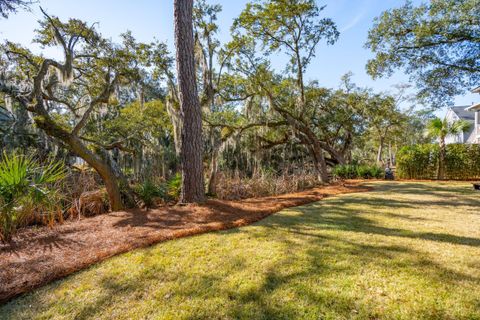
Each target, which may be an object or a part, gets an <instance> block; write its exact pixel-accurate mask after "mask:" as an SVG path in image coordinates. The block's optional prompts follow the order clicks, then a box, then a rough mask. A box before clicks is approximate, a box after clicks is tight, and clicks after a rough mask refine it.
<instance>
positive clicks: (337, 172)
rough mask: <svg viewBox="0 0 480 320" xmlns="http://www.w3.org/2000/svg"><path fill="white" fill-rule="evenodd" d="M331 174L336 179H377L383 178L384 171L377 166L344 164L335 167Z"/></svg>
mask: <svg viewBox="0 0 480 320" xmlns="http://www.w3.org/2000/svg"><path fill="white" fill-rule="evenodd" d="M332 174H333V176H334V177H335V178H337V179H357V178H362V179H371V178H377V179H379V178H382V177H383V175H384V171H383V169H382V168H380V167H377V166H367V165H357V164H346V165H337V166H335V167H334V168H333V170H332Z"/></svg>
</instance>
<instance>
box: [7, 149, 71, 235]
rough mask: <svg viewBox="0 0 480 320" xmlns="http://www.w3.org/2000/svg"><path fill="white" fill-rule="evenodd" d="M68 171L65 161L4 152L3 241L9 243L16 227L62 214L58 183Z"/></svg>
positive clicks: (51, 218)
mask: <svg viewBox="0 0 480 320" xmlns="http://www.w3.org/2000/svg"><path fill="white" fill-rule="evenodd" d="M65 174H66V171H65V168H64V165H63V163H61V162H58V161H55V160H50V161H48V162H46V163H43V164H42V163H39V162H38V161H37V160H35V159H34V158H33V157H32V156H26V155H21V154H18V153H11V154H8V153H6V152H5V153H3V156H2V158H1V161H0V240H1V241H2V242H8V241H10V240H11V239H12V236H13V235H14V234H15V232H16V230H17V228H18V227H19V226H21V225H23V224H25V223H27V222H28V220H29V219H33V218H34V217H35V216H37V217H38V216H40V217H42V218H44V219H47V220H49V221H50V222H51V221H53V220H54V219H55V216H56V215H60V216H61V215H62V210H61V204H60V198H61V196H60V195H59V192H58V188H56V186H55V184H56V183H57V182H59V181H60V180H62V179H64V177H65Z"/></svg>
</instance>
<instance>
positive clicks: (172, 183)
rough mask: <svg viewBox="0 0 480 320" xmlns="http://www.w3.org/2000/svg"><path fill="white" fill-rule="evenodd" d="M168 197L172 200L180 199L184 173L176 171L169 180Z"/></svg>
mask: <svg viewBox="0 0 480 320" xmlns="http://www.w3.org/2000/svg"><path fill="white" fill-rule="evenodd" d="M166 189H167V194H166V195H167V197H168V198H169V199H171V200H178V198H180V191H181V189H182V175H181V174H180V173H178V172H177V173H176V174H175V175H174V176H173V177H172V178H170V180H168V181H167V188H166Z"/></svg>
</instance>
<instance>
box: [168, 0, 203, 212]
mask: <svg viewBox="0 0 480 320" xmlns="http://www.w3.org/2000/svg"><path fill="white" fill-rule="evenodd" d="M192 11H193V0H175V2H174V23H175V48H176V64H177V77H178V92H179V101H180V110H181V117H182V130H181V132H182V144H181V152H180V161H181V167H182V190H181V194H180V202H181V203H192V202H202V201H204V200H205V186H204V177H203V140H202V112H201V108H200V101H199V98H198V93H197V84H196V78H195V59H194V38H193V22H192Z"/></svg>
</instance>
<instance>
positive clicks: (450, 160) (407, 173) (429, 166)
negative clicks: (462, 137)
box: [397, 144, 480, 180]
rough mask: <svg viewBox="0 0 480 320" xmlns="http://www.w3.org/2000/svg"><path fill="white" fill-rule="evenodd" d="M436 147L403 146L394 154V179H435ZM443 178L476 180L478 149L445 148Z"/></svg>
mask: <svg viewBox="0 0 480 320" xmlns="http://www.w3.org/2000/svg"><path fill="white" fill-rule="evenodd" d="M439 152H440V150H439V146H438V145H437V144H423V145H415V146H406V147H403V148H402V149H400V150H399V152H398V153H397V176H398V177H399V178H402V179H436V178H437V172H438V159H439ZM445 178H446V179H450V180H477V179H479V178H480V145H477V144H448V145H447V146H446V157H445Z"/></svg>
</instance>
